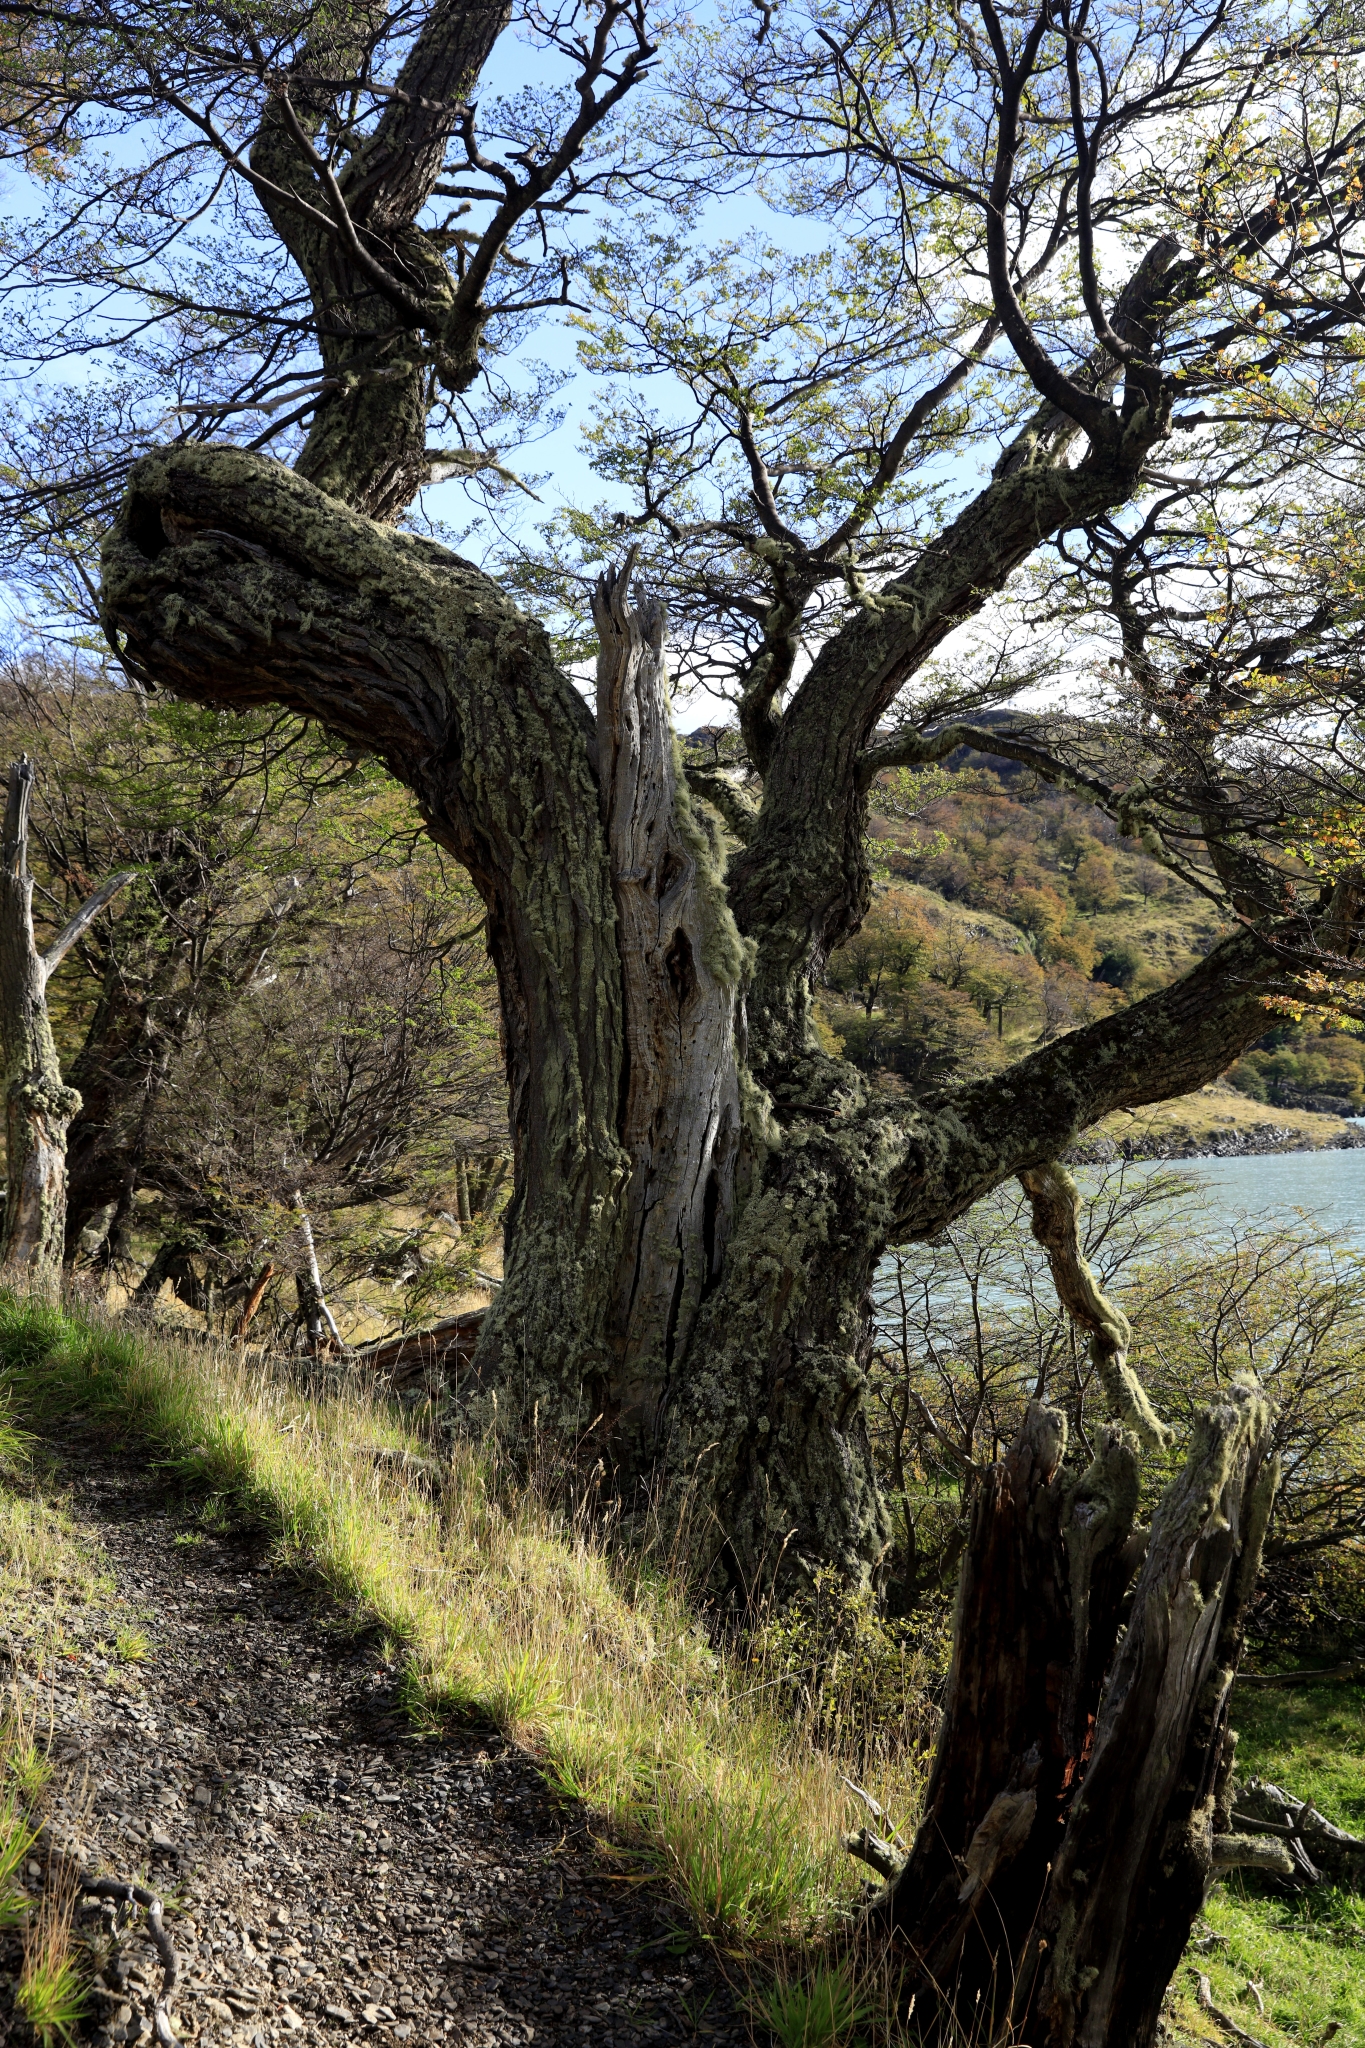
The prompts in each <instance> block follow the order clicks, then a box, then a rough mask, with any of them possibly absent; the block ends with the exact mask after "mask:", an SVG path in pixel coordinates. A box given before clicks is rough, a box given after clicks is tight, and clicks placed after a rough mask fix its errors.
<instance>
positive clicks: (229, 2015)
mask: <svg viewBox="0 0 1365 2048" xmlns="http://www.w3.org/2000/svg"><path fill="white" fill-rule="evenodd" d="M204 2010H205V2012H207V2013H209V2014H211V2015H212V2017H213V2018H214V2019H216V2020H235V2019H236V2017H237V2015H236V2013H235V2012H234V2011H233V2010H232V2007H231V2006H230V2005H228V2004H226V2003H225V2002H224V2001H223V2000H222V1999H221V1998H206V1999H205V2000H204Z"/></svg>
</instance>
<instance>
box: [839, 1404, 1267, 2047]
mask: <svg viewBox="0 0 1365 2048" xmlns="http://www.w3.org/2000/svg"><path fill="white" fill-rule="evenodd" d="M1065 1441H1066V1425H1065V1419H1064V1418H1063V1416H1062V1415H1061V1414H1060V1413H1059V1412H1058V1411H1056V1410H1054V1409H1050V1408H1048V1407H1047V1406H1046V1405H1045V1404H1043V1403H1040V1402H1035V1403H1033V1404H1032V1405H1031V1406H1030V1408H1029V1411H1028V1413H1027V1415H1026V1417H1025V1420H1024V1423H1023V1425H1022V1427H1021V1429H1020V1432H1019V1435H1018V1437H1017V1438H1016V1440H1015V1442H1014V1444H1013V1445H1012V1446H1011V1448H1010V1451H1009V1453H1008V1455H1007V1456H1006V1458H1005V1459H1004V1461H1003V1462H1002V1463H1001V1464H999V1465H997V1466H996V1467H994V1468H993V1470H992V1471H991V1472H990V1473H989V1474H988V1475H987V1477H986V1480H985V1482H984V1484H983V1485H982V1488H981V1491H980V1493H979V1495H978V1497H977V1500H976V1502H975V1504H974V1507H973V1513H972V1525H971V1536H970V1539H969V1543H968V1548H967V1553H966V1557H965V1559H964V1563H963V1571H962V1582H961V1588H960V1593H959V1604H958V1615H957V1628H956V1633H955V1645H954V1656H953V1665H952V1670H951V1673H950V1677H949V1683H948V1691H947V1696H946V1700H945V1705H944V1716H943V1725H942V1729H941V1732H940V1736H939V1742H938V1748H937V1752H936V1755H935V1761H934V1769H933V1773H932V1776H931V1779H930V1784H929V1789H928V1793H927V1795H926V1801H925V1811H924V1815H923V1818H922V1820H921V1823H920V1827H919V1830H918V1833H917V1835H916V1838H915V1843H914V1847H913V1850H912V1852H911V1855H910V1857H909V1859H908V1861H907V1863H906V1866H905V1869H904V1871H903V1872H902V1873H901V1875H900V1877H899V1878H897V1879H896V1880H895V1881H894V1883H893V1884H892V1885H890V1886H889V1887H888V1889H887V1891H886V1892H885V1893H884V1894H883V1896H882V1898H881V1900H880V1901H879V1902H878V1904H877V1906H876V1907H875V1908H874V1912H875V1915H876V1916H877V1917H878V1918H879V1919H881V1920H883V1921H885V1923H886V1924H887V1925H889V1926H890V1927H892V1928H893V1929H895V1930H896V1931H897V1932H898V1934H899V1935H900V1936H901V1938H902V1940H903V1942H904V1944H905V1947H906V1949H907V1951H908V1955H909V1973H908V1979H907V1988H908V1989H909V1990H913V1991H914V1993H915V1994H916V1997H917V2001H918V2007H919V2011H920V2013H921V2014H927V2013H930V2012H932V2013H934V2014H936V2015H938V2016H939V2017H940V2019H941V2022H942V2027H943V2032H944V2038H945V2039H947V2038H950V2037H951V2038H956V2036H955V2034H953V2029H954V2028H955V2027H956V2026H959V2025H961V2026H963V2027H965V2028H968V2029H969V2030H971V2033H972V2038H977V2039H982V2040H992V2039H996V2038H998V2037H1000V2036H1001V2035H1002V2034H1003V2033H1004V2032H1005V2031H1006V2030H1008V2029H1009V2028H1011V2027H1012V2028H1014V2029H1016V2030H1017V2037H1018V2038H1021V2039H1026V2040H1028V2041H1029V2042H1031V2043H1033V2044H1035V2048H1112V2044H1113V2043H1115V2042H1118V2041H1122V2042H1123V2043H1125V2048H1129V2044H1131V2048H1147V2044H1149V2043H1151V2042H1153V2041H1154V2040H1155V2039H1156V2034H1157V2023H1158V2015H1159V2011H1160V2005H1161V2000H1162V1996H1163V1994H1164V1991H1165V1987H1166V1985H1167V1983H1168V1982H1169V1980H1170V1976H1171V1973H1172V1971H1173V1970H1174V1968H1175V1965H1176V1962H1177V1961H1178V1959H1179V1956H1180V1954H1181V1951H1182V1950H1183V1948H1184V1946H1185V1943H1186V1941H1187V1940H1188V1938H1189V1933H1190V1929H1191V1926H1192V1925H1193V1922H1194V1919H1195V1917H1196V1915H1197V1913H1198V1911H1199V1909H1200V1907H1201V1905H1202V1903H1203V1899H1204V1896H1205V1892H1206V1889H1207V1886H1208V1883H1209V1880H1210V1875H1211V1873H1212V1871H1213V1869H1214V1864H1215V1852H1214V1831H1215V1815H1216V1812H1217V1809H1218V1805H1219V1800H1220V1795H1222V1794H1223V1792H1224V1790H1225V1780H1226V1776H1227V1768H1228V1763H1229V1761H1230V1757H1231V1745H1230V1743H1229V1740H1228V1727H1227V1714H1228V1702H1229V1697H1230V1694H1231V1689H1232V1680H1233V1674H1234V1671H1235V1669H1236V1663H1237V1658H1238V1656H1239V1655H1240V1651H1241V1644H1242V1630H1243V1625H1244V1620H1245V1614H1246V1608H1247V1603H1248V1601H1249V1598H1250V1595H1251V1590H1252V1586H1253V1583H1254V1579H1255V1575H1256V1570H1257V1567H1258V1564H1259V1560H1260V1553H1261V1544H1262V1541H1263V1538H1264V1534H1265V1526H1266V1521H1267V1519H1268V1516H1269V1513H1270V1508H1271V1504H1272V1501H1273V1497H1274V1491H1275V1486H1276V1483H1277V1479H1278V1469H1277V1466H1276V1463H1275V1460H1274V1459H1273V1457H1272V1456H1271V1454H1270V1450H1269V1442H1270V1421H1269V1409H1268V1404H1267V1403H1266V1401H1265V1399H1264V1397H1263V1396H1262V1395H1261V1393H1260V1391H1259V1389H1258V1388H1256V1387H1255V1386H1253V1385H1251V1384H1249V1383H1246V1384H1242V1383H1238V1384H1236V1385H1234V1386H1233V1387H1232V1388H1231V1389H1230V1390H1229V1391H1228V1393H1227V1395H1226V1396H1225V1397H1224V1398H1223V1399H1222V1400H1220V1401H1219V1402H1218V1403H1217V1404H1215V1405H1214V1406H1213V1407H1212V1408H1211V1409H1210V1410H1209V1411H1208V1413H1207V1414H1206V1416H1205V1417H1204V1418H1203V1419H1202V1420H1201V1422H1200V1424H1199V1426H1198V1429H1197V1431H1196V1435H1195V1440H1194V1444H1193V1447H1192V1449H1191V1452H1190V1455H1189V1459H1188V1461H1187V1463H1186V1465H1185V1468H1184V1470H1183V1471H1182V1472H1181V1473H1180V1474H1179V1475H1178V1476H1177V1477H1176V1478H1175V1479H1174V1480H1173V1481H1172V1482H1171V1484H1170V1486H1169V1487H1168V1488H1167V1490H1166V1493H1165V1495H1164V1496H1163V1498H1162V1500H1161V1503H1160V1505H1159V1507H1158V1509H1157V1512H1156V1514H1155V1516H1154V1518H1153V1522H1152V1527H1151V1531H1150V1534H1147V1532H1144V1531H1141V1530H1135V1529H1134V1527H1133V1515H1134V1511H1135V1508H1136V1504H1137V1495H1138V1487H1137V1465H1136V1456H1135V1450H1134V1446H1133V1443H1132V1440H1131V1439H1130V1438H1128V1437H1127V1436H1126V1435H1125V1433H1124V1432H1123V1431H1122V1430H1120V1429H1118V1428H1110V1429H1109V1430H1108V1431H1107V1432H1106V1434H1105V1436H1104V1438H1103V1439H1102V1441H1101V1444H1100V1448H1099V1450H1098V1452H1097V1455H1096V1457H1095V1459H1094V1461H1093V1463H1092V1464H1091V1465H1090V1467H1089V1468H1088V1469H1087V1470H1086V1471H1085V1472H1084V1473H1081V1474H1077V1473H1075V1472H1072V1471H1068V1469H1067V1468H1066V1467H1065V1465H1064V1464H1063V1454H1064V1450H1065ZM1144 1537H1145V1543H1144ZM1144 1553H1145V1554H1144ZM1139 1562H1140V1564H1141V1569H1140V1571H1138V1576H1137V1583H1136V1586H1135V1587H1134V1588H1133V1590H1132V1593H1131V1600H1129V1598H1128V1592H1127V1589H1128V1587H1129V1585H1130V1584H1131V1581H1132V1577H1133V1574H1134V1571H1135V1570H1137V1567H1138V1565H1139ZM1125 1621H1126V1626H1124V1627H1123V1632H1122V1636H1121V1639H1120V1626H1121V1624H1123V1623H1125ZM1116 1645H1117V1647H1116Z"/></svg>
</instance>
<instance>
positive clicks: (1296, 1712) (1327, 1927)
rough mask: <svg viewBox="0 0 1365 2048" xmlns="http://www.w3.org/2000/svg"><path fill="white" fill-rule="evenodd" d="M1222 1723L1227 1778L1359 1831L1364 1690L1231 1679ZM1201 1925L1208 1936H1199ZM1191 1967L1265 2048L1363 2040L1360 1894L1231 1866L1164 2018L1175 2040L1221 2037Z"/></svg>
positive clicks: (1364, 1802)
mask: <svg viewBox="0 0 1365 2048" xmlns="http://www.w3.org/2000/svg"><path fill="white" fill-rule="evenodd" d="M1232 1722H1233V1726H1234V1727H1235V1728H1236V1729H1237V1731H1238V1737H1239V1740H1238V1748H1237V1773H1238V1776H1239V1777H1243V1778H1246V1777H1252V1776H1255V1777H1259V1778H1266V1779H1269V1780H1270V1782H1271V1783H1272V1784H1276V1785H1281V1786H1283V1787H1284V1789H1285V1790H1286V1791H1288V1792H1292V1793H1293V1794H1294V1795H1295V1796H1296V1797H1298V1798H1301V1799H1311V1800H1312V1801H1313V1803H1314V1805H1316V1806H1317V1807H1318V1808H1319V1810H1320V1811H1321V1812H1322V1813H1324V1814H1325V1815H1326V1816H1327V1818H1328V1819H1329V1820H1332V1821H1335V1822H1336V1823H1337V1824H1338V1825H1339V1826H1341V1827H1346V1828H1351V1829H1352V1830H1354V1831H1355V1832H1357V1833H1359V1832H1361V1831H1362V1821H1365V1689H1362V1688H1361V1687H1358V1686H1351V1685H1340V1684H1328V1685H1316V1686H1314V1685H1307V1686H1298V1685H1295V1686H1255V1685H1239V1686H1238V1688H1237V1690H1236V1692H1235V1693H1234V1695H1233V1705H1232ZM1210 1934H1212V1935H1213V1936H1215V1937H1219V1938H1218V1939H1215V1941H1214V1942H1213V1943H1212V1944H1211V1945H1208V1944H1207V1937H1208V1936H1209V1935H1210ZM1201 1971H1202V1972H1203V1974H1204V1975H1205V1976H1207V1978H1208V1980H1209V1989H1210V1992H1211V1994H1212V1997H1213V2002H1214V2004H1215V2005H1217V2006H1219V2007H1221V2009H1222V2010H1223V2011H1224V2012H1225V2013H1226V2014H1227V2015H1228V2017H1229V2018H1230V2019H1233V2020H1235V2021H1236V2022H1237V2024H1238V2025H1239V2026H1241V2027H1243V2028H1244V2029H1245V2030H1246V2031H1247V2032H1248V2033H1250V2034H1254V2035H1255V2037H1256V2038H1257V2039H1258V2040H1259V2041H1262V2042H1264V2043H1265V2044H1266V2048H1282V2044H1283V2048H1291V2044H1294V2048H1317V2044H1318V2043H1319V2042H1320V2041H1322V2040H1323V2039H1324V2037H1326V2036H1327V2035H1328V2032H1329V2029H1336V2030H1337V2031H1336V2033H1335V2034H1334V2035H1333V2036H1332V2038H1340V2039H1342V2040H1348V2041H1356V2040H1361V2039H1365V1900H1362V1899H1360V1898H1359V1897H1357V1896H1356V1895H1355V1894H1354V1893H1351V1892H1346V1891H1342V1890H1340V1889H1338V1887H1337V1886H1335V1885H1315V1886H1312V1887H1310V1888H1309V1889H1308V1890H1306V1891H1304V1892H1301V1893H1299V1894H1297V1895H1295V1896H1292V1897H1284V1896H1279V1895H1277V1894H1276V1893H1274V1892H1273V1891H1271V1890H1270V1889H1269V1888H1268V1887H1265V1886H1262V1885H1261V1884H1259V1883H1258V1882H1257V1881H1256V1880H1255V1879H1253V1878H1248V1877H1245V1876H1243V1875H1241V1874H1234V1875H1232V1876H1231V1877H1229V1878H1228V1879H1227V1880H1225V1881H1224V1882H1223V1883H1221V1884H1219V1885H1218V1886H1217V1887H1216V1888H1215V1890H1214V1892H1213V1894H1212V1895H1211V1897H1210V1899H1209V1902H1208V1906H1207V1908H1206V1911H1205V1916H1204V1923H1203V1925H1202V1927H1201V1929H1200V1930H1199V1933H1198V1935H1197V1937H1196V1945H1195V1947H1193V1948H1192V1949H1191V1951H1190V1952H1189V1953H1188V1954H1187V1956H1186V1958H1185V1960H1184V1962H1183V1963H1182V1964H1181V1967H1180V1969H1179V1971H1178V1972H1177V1975H1176V1979H1175V1983H1174V1985H1173V1987H1172V1993H1173V2008H1174V2015H1173V2016H1174V2019H1175V2023H1176V2026H1177V2028H1178V2033H1179V2038H1181V2039H1186V2040H1191V2041H1205V2040H1207V2041H1218V2042H1221V2043H1224V2044H1225V2043H1226V2040H1227V2036H1226V2035H1225V2034H1224V2033H1223V2031H1222V2030H1221V2028H1220V2027H1219V2026H1218V2023H1217V2022H1216V2020H1215V2019H1214V2018H1213V2016H1212V2014H1211V2013H1209V2012H1206V2011H1204V2010H1202V2009H1201V2008H1200V2006H1199V2004H1198V1976H1199V1973H1200V1972H1201ZM1262 2008H1264V2010H1262Z"/></svg>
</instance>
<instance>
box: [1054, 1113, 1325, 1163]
mask: <svg viewBox="0 0 1365 2048" xmlns="http://www.w3.org/2000/svg"><path fill="white" fill-rule="evenodd" d="M1362 1148H1365V1128H1358V1127H1357V1126H1356V1125H1354V1124H1349V1123H1347V1122H1346V1120H1345V1118H1343V1119H1342V1130H1341V1135H1340V1137H1338V1136H1337V1135H1336V1133H1335V1132H1334V1133H1333V1134H1332V1136H1331V1137H1330V1138H1329V1139H1327V1140H1326V1141H1325V1142H1324V1141H1322V1140H1317V1141H1316V1142H1315V1140H1314V1138H1309V1137H1306V1136H1305V1135H1304V1133H1303V1132H1301V1131H1299V1130H1296V1129H1295V1128H1294V1126H1293V1125H1291V1124H1272V1123H1265V1124H1255V1125H1253V1126H1252V1127H1251V1129H1249V1130H1245V1129H1244V1130H1238V1131H1226V1132H1224V1131H1216V1132H1215V1131H1208V1130H1203V1131H1193V1130H1187V1129H1182V1128H1181V1127H1180V1126H1176V1127H1175V1128H1174V1129H1172V1130H1169V1131H1161V1132H1153V1131H1146V1132H1143V1133H1142V1134H1141V1135H1139V1136H1134V1137H1131V1138H1129V1137H1125V1138H1114V1137H1110V1136H1108V1135H1107V1134H1104V1133H1100V1134H1098V1135H1096V1136H1095V1137H1091V1138H1083V1139H1081V1141H1080V1142H1079V1144H1076V1145H1073V1146H1071V1147H1070V1149H1069V1150H1068V1151H1067V1152H1066V1153H1065V1154H1064V1162H1065V1164H1066V1165H1068V1166H1115V1165H1117V1164H1118V1162H1119V1161H1120V1160H1130V1159H1131V1160H1149V1159H1152V1160H1159V1159H1254V1158H1260V1157H1265V1158H1270V1157H1275V1156H1277V1155H1279V1154H1282V1153H1286V1152H1300V1153H1302V1152H1354V1151H1359V1150H1360V1149H1362Z"/></svg>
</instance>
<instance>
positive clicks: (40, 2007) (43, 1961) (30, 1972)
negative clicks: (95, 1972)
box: [14, 1913, 87, 2048]
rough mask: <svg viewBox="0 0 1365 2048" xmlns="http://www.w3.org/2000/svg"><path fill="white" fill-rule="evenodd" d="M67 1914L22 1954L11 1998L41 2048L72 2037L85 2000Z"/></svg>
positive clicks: (83, 2011)
mask: <svg viewBox="0 0 1365 2048" xmlns="http://www.w3.org/2000/svg"><path fill="white" fill-rule="evenodd" d="M69 1936H70V1915H69V1913H68V1914H67V1915H66V1918H65V1924H64V1925H62V1926H60V1927H59V1926H57V1925H56V1924H55V1923H54V1924H53V1925H52V1927H51V1929H50V1931H47V1932H45V1933H41V1934H40V1935H39V1936H38V1938H37V1940H36V1942H35V1943H34V1944H33V1945H32V1946H31V1947H30V1948H29V1950H28V1952H27V1953H26V1954H25V1957H24V1962H23V1967H22V1969H21V1970H20V1973H19V1984H18V1988H17V1990H16V1992H15V1996H14V2002H15V2005H16V2006H17V2008H18V2010H19V2012H20V2013H21V2014H22V2016H23V2017H24V2019H26V2020H27V2021H28V2023H29V2025H30V2026H31V2027H32V2029H33V2031H34V2033H35V2034H36V2035H37V2036H38V2039H39V2040H40V2041H41V2042H42V2043H43V2048H54V2044H55V2043H56V2042H58V2041H74V2039H75V2037H76V2031H77V2029H78V2027H79V2026H80V2023H81V2019H82V2018H83V2016H84V2013H85V2008H86V2004H87V1991H86V1985H85V1980H84V1975H83V1973H82V1970H81V1966H80V1963H79V1961H78V1960H77V1958H76V1957H75V1956H74V1955H73V1954H72V1953H71V1951H70V1948H69V1946H68V1945H67V1944H68V1941H69Z"/></svg>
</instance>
